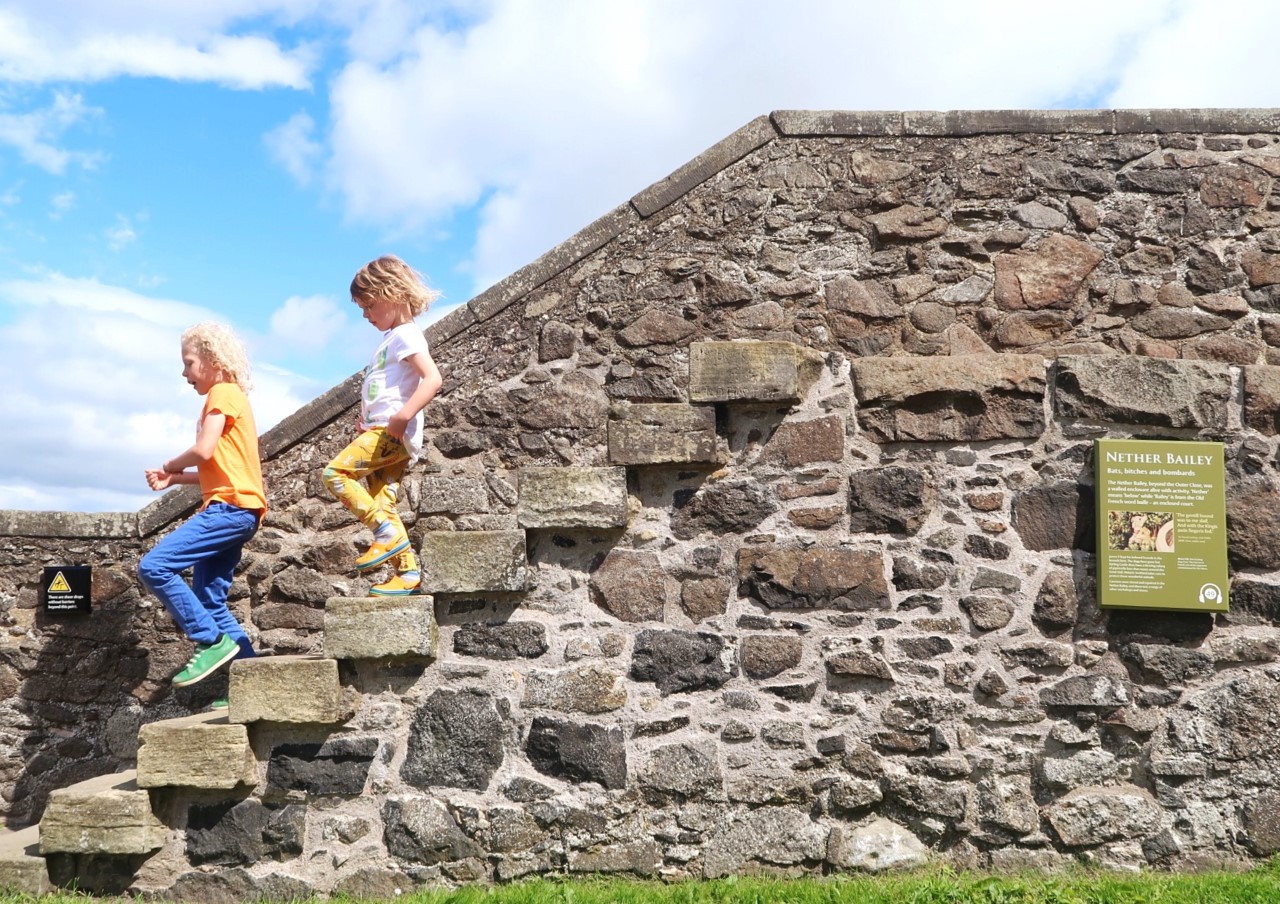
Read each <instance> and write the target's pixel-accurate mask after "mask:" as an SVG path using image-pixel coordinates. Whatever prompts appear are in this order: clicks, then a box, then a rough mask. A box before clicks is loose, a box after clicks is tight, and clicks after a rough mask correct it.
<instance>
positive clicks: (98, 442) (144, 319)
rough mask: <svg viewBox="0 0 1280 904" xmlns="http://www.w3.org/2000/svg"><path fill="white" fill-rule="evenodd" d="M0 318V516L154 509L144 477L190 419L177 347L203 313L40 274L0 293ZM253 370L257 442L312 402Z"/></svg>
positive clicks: (310, 392)
mask: <svg viewBox="0 0 1280 904" xmlns="http://www.w3.org/2000/svg"><path fill="white" fill-rule="evenodd" d="M0 315H7V316H0V349H3V351H4V353H3V354H0V385H4V386H6V387H7V389H6V391H5V392H4V393H0V424H6V425H14V429H16V430H17V431H18V432H17V433H14V434H13V435H12V436H11V437H10V448H11V450H13V451H14V452H15V454H13V455H11V456H10V458H9V460H8V465H7V466H6V472H5V475H4V481H5V483H4V485H2V486H0V509H2V508H37V509H42V508H52V509H57V510H70V511H107V510H123V511H129V510H133V509H136V508H137V507H138V506H139V505H140V504H145V503H147V502H150V501H151V500H152V499H154V498H155V496H154V494H151V493H150V491H148V490H147V489H146V484H145V482H144V480H143V477H142V472H143V470H144V469H145V468H148V467H155V466H156V464H157V463H158V462H160V461H163V460H164V459H165V458H168V457H170V456H172V455H174V454H176V453H177V452H180V451H181V450H182V449H184V448H186V447H187V446H189V445H190V444H191V442H192V439H193V438H194V436H195V423H196V419H197V417H198V415H199V413H200V405H201V400H200V398H199V397H198V396H197V395H195V393H193V392H192V391H191V388H190V387H189V386H188V385H187V384H186V383H185V382H184V381H183V380H182V378H181V372H182V361H181V354H180V350H179V337H180V336H181V333H182V330H183V329H185V328H186V327H187V326H190V325H191V324H192V323H196V322H198V321H200V320H206V319H211V318H213V317H214V315H213V314H212V312H210V311H208V310H206V309H204V308H201V307H198V306H195V305H191V304H186V303H183V302H179V301H172V300H166V299H156V298H148V297H146V296H142V295H138V294H137V293H134V292H131V291H129V290H127V289H123V288H120V287H117V286H110V285H104V284H102V283H99V282H97V281H95V280H85V279H71V278H68V277H64V276H61V275H59V274H48V275H46V276H44V277H43V278H39V279H30V280H9V281H3V282H0ZM254 363H255V365H256V366H255V373H256V377H257V379H256V384H257V385H256V388H255V390H254V392H253V393H252V395H251V396H250V398H251V400H252V402H253V405H254V410H255V413H256V415H257V421H258V427H259V430H260V431H261V430H266V429H269V428H270V427H271V426H272V425H274V424H275V423H276V422H277V421H278V420H279V419H280V418H282V417H284V416H285V415H287V414H290V413H292V412H293V411H296V410H297V409H298V408H299V407H301V405H302V404H304V403H305V402H307V401H309V400H310V398H312V397H313V396H314V395H315V394H316V393H317V391H318V390H317V388H316V387H315V386H314V383H313V381H309V380H306V379H304V378H301V377H298V376H297V375H295V374H291V373H290V372H289V371H287V370H283V369H280V368H275V367H273V366H272V365H271V364H270V363H269V362H261V361H255V362H254ZM324 388H327V387H321V389H324ZM19 441H20V442H19Z"/></svg>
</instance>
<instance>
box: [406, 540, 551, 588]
mask: <svg viewBox="0 0 1280 904" xmlns="http://www.w3.org/2000/svg"><path fill="white" fill-rule="evenodd" d="M421 552H422V558H423V560H424V568H425V572H424V574H423V579H422V589H423V591H425V592H427V593H484V592H486V591H488V592H504V591H505V592H508V593H519V592H523V591H524V590H526V589H527V588H528V584H529V565H528V554H527V553H526V551H525V535H524V531H523V530H499V531H484V530H475V531H428V532H427V533H426V534H425V535H424V536H423V538H422V547H421Z"/></svg>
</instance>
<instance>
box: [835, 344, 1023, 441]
mask: <svg viewBox="0 0 1280 904" xmlns="http://www.w3.org/2000/svg"><path fill="white" fill-rule="evenodd" d="M852 371H853V386H854V392H855V394H856V397H857V400H858V412H857V416H858V424H859V425H860V426H861V427H862V429H863V430H865V431H867V433H868V434H869V436H870V437H871V439H872V440H874V441H875V442H880V443H890V442H954V441H958V440H959V441H964V440H989V439H1025V438H1028V437H1035V436H1039V435H1040V434H1041V433H1043V432H1044V425H1045V422H1044V393H1045V385H1046V384H1045V370H1044V361H1043V360H1042V359H1041V358H1040V357H1039V356H1038V355H1002V356H999V357H994V356H990V355H974V356H963V357H961V356H952V357H939V358H861V359H857V360H855V361H853V362H852Z"/></svg>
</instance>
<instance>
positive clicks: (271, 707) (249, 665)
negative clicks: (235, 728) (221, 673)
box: [227, 656, 346, 724]
mask: <svg viewBox="0 0 1280 904" xmlns="http://www.w3.org/2000/svg"><path fill="white" fill-rule="evenodd" d="M228 699H229V700H230V701H231V707H230V709H229V710H228V716H227V717H228V719H230V721H232V722H293V723H313V722H314V723H323V724H332V723H335V722H341V721H343V720H344V718H345V716H346V713H345V712H344V708H343V705H342V687H341V685H339V684H338V662H337V660H336V659H320V658H316V657H310V656H261V657H258V658H257V659H239V660H236V661H235V662H234V663H232V665H231V679H230V683H229V689H228Z"/></svg>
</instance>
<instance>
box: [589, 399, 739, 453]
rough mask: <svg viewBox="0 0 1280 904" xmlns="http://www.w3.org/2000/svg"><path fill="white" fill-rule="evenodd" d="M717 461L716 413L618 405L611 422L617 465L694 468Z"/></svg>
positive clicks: (671, 405)
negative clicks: (687, 465) (693, 464)
mask: <svg viewBox="0 0 1280 904" xmlns="http://www.w3.org/2000/svg"><path fill="white" fill-rule="evenodd" d="M715 460H716V412H715V409H714V408H711V407H709V406H696V405H682V404H679V403H676V402H653V403H636V404H631V405H618V406H616V407H615V408H614V409H613V411H612V412H610V418H609V461H611V462H613V463H614V464H615V465H661V464H692V463H695V462H712V461H715Z"/></svg>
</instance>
